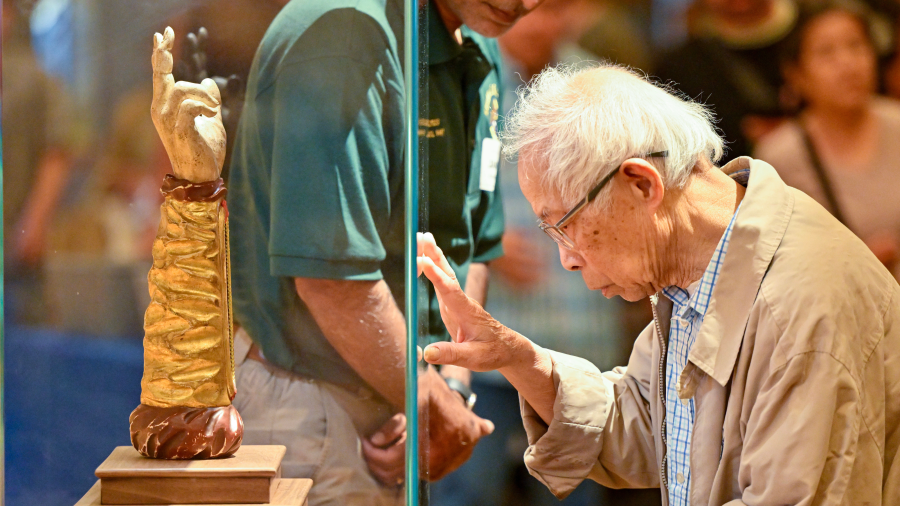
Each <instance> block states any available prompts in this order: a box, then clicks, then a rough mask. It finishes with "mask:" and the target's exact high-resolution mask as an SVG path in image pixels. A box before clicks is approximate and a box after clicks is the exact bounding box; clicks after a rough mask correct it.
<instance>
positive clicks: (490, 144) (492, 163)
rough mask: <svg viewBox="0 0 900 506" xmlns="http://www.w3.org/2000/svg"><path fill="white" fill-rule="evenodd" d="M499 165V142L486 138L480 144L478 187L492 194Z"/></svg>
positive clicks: (495, 185)
mask: <svg viewBox="0 0 900 506" xmlns="http://www.w3.org/2000/svg"><path fill="white" fill-rule="evenodd" d="M499 165H500V141H498V140H497V139H494V138H491V137H487V138H485V139H484V140H483V141H482V142H481V179H480V181H479V184H478V187H479V188H480V189H481V190H482V191H486V192H492V191H494V189H495V188H496V187H497V169H498V168H499Z"/></svg>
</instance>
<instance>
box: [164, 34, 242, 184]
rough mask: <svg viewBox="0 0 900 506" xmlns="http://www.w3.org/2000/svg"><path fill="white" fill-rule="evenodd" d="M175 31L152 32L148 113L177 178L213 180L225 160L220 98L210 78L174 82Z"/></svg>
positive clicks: (198, 181) (200, 180)
mask: <svg viewBox="0 0 900 506" xmlns="http://www.w3.org/2000/svg"><path fill="white" fill-rule="evenodd" d="M174 40H175V32H174V31H173V30H172V28H169V27H167V28H166V30H165V35H160V34H159V33H157V34H154V36H153V57H152V59H151V62H152V64H153V103H152V104H151V106H150V116H151V117H152V118H153V124H154V125H155V126H156V131H157V133H158V134H159V137H160V139H162V142H163V145H164V146H165V147H166V152H167V153H168V154H169V160H170V161H171V162H172V172H173V173H174V174H175V177H177V178H180V179H187V180H188V181H191V182H194V183H202V182H206V181H213V180H215V179H218V178H219V175H220V174H221V173H222V165H223V163H224V161H225V127H224V126H223V125H222V113H221V97H220V95H219V88H218V87H217V86H216V83H215V82H214V81H213V80H212V79H204V80H203V81H202V82H201V83H200V84H194V83H189V82H185V81H179V82H177V83H176V82H175V78H174V77H172V66H173V59H172V43H173V41H174Z"/></svg>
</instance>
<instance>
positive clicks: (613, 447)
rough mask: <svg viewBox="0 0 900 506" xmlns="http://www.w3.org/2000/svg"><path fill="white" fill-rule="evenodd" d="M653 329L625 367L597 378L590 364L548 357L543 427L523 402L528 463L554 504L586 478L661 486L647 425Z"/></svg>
mask: <svg viewBox="0 0 900 506" xmlns="http://www.w3.org/2000/svg"><path fill="white" fill-rule="evenodd" d="M652 336H653V334H652V329H650V328H649V327H648V329H645V331H644V332H643V333H642V334H641V336H640V337H639V338H638V340H637V341H636V343H635V349H634V351H633V352H632V355H631V359H630V360H629V363H628V367H627V368H624V367H619V368H616V369H614V370H613V371H610V372H606V373H600V371H599V370H598V369H597V368H596V367H595V366H594V365H593V364H591V363H590V362H588V361H587V360H584V359H580V358H576V357H572V356H569V355H565V354H562V353H556V352H550V355H551V358H552V360H553V373H552V374H553V381H554V384H555V385H556V389H557V393H556V401H555V402H554V405H553V420H552V421H551V423H550V425H549V426H547V425H546V424H545V423H544V422H543V420H542V419H541V418H540V416H538V414H537V413H536V412H535V410H534V408H532V407H531V406H530V405H529V404H528V403H527V402H526V401H525V400H524V399H521V400H520V404H521V408H522V419H523V422H524V424H525V431H526V433H527V436H528V444H529V446H528V449H527V450H526V452H525V465H526V466H527V468H528V471H529V472H530V473H531V474H532V476H534V477H535V478H537V479H538V481H540V482H541V483H543V484H544V485H546V486H547V488H549V489H550V491H551V492H552V493H553V494H554V495H555V496H556V497H558V498H560V499H562V498H564V497H566V496H567V495H569V494H570V493H571V492H572V491H573V490H575V488H576V487H577V486H578V485H579V484H580V483H581V482H582V481H583V480H584V479H585V478H590V479H592V480H594V481H596V482H598V483H600V484H601V485H605V486H608V487H613V488H653V487H659V465H658V462H657V456H656V449H655V445H654V440H653V431H652V423H651V421H650V406H649V401H648V400H647V399H648V398H649V388H650V370H651V365H650V361H651V346H652V342H651V339H652Z"/></svg>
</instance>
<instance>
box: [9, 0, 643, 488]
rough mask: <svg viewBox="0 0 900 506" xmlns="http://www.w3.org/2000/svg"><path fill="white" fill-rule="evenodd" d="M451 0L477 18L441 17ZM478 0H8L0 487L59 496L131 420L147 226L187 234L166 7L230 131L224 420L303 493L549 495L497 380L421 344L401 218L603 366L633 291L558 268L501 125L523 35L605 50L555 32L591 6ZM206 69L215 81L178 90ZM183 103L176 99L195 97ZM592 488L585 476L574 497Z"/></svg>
mask: <svg viewBox="0 0 900 506" xmlns="http://www.w3.org/2000/svg"><path fill="white" fill-rule="evenodd" d="M521 3H522V4H523V5H524V4H529V5H530V3H529V2H521ZM531 3H532V4H536V2H531ZM445 4H446V5H450V4H452V5H454V6H455V7H454V8H459V9H463V8H465V9H476V14H478V15H476V16H473V17H472V18H471V19H475V20H478V19H480V18H483V19H482V21H483V20H484V19H487V20H488V21H484V23H483V24H477V23H473V26H472V27H467V26H461V24H462V20H461V19H459V17H458V16H457V15H456V14H454V11H452V10H451V11H448V9H447V8H446V5H445ZM460 4H465V2H461V3H460ZM485 6H486V4H484V5H481V4H479V5H475V4H474V3H473V4H472V5H468V6H465V7H459V6H456V3H455V2H443V1H441V2H438V1H418V0H405V1H403V0H360V1H349V0H348V1H343V0H341V1H337V0H335V1H332V0H293V1H291V2H288V0H192V1H188V2H185V1H174V0H127V1H123V0H78V1H75V0H4V2H3V29H2V34H3V45H2V56H3V60H2V62H3V63H2V65H3V66H2V76H3V87H2V102H0V104H2V113H3V116H2V135H3V138H2V139H3V143H2V153H3V202H4V208H3V213H4V229H3V235H4V267H3V275H4V299H3V308H4V315H5V319H4V329H3V333H2V340H3V353H4V356H3V369H2V370H3V397H2V400H3V404H4V410H5V414H4V426H3V429H4V432H3V434H4V436H3V443H4V452H5V453H4V465H5V467H4V471H5V473H4V476H5V487H4V494H5V504H7V505H10V506H15V505H26V504H27V505H32V504H43V505H55V504H74V503H75V502H76V501H78V500H79V498H81V497H82V496H83V495H84V493H85V492H86V491H87V490H88V489H90V488H91V486H92V484H93V483H94V482H95V480H96V477H95V475H94V472H95V470H96V469H97V467H98V466H99V465H100V464H101V463H102V462H104V460H105V459H106V458H107V457H108V456H109V455H110V453H111V452H112V451H113V449H115V448H116V447H123V446H125V447H128V446H129V445H130V439H131V436H132V434H130V432H129V415H130V414H131V413H132V411H133V410H134V409H135V408H136V407H137V406H138V404H139V403H142V402H143V401H144V400H145V397H142V386H143V388H144V389H145V390H146V384H144V385H142V377H144V375H145V374H147V369H146V367H147V366H146V362H145V358H146V357H145V353H146V350H147V348H146V346H147V343H148V341H147V339H150V337H148V336H149V335H150V334H149V333H151V332H150V331H149V330H147V329H148V328H150V327H151V326H153V325H155V324H157V323H158V322H159V321H160V320H159V318H162V316H158V315H156V313H155V311H162V310H160V309H158V308H155V306H154V305H159V304H160V302H159V300H158V298H154V297H156V295H154V293H155V292H154V290H155V288H154V287H155V286H156V284H158V283H157V282H156V281H154V279H155V278H154V277H153V275H152V273H151V275H150V280H149V284H148V272H150V271H151V268H154V265H155V263H154V262H156V261H159V258H158V257H157V256H156V252H155V250H154V245H155V244H156V243H157V241H158V239H159V238H161V237H168V239H167V241H169V240H176V241H177V240H180V236H177V237H176V236H175V235H172V234H174V233H176V232H172V231H171V229H167V228H166V227H169V226H170V225H171V223H172V222H171V221H167V220H168V219H169V218H171V216H170V215H167V214H166V213H167V212H171V211H167V209H170V208H167V207H166V203H165V201H164V195H163V193H161V187H163V186H164V185H163V181H164V178H165V177H166V175H167V174H172V173H173V172H177V163H176V164H175V165H176V168H175V169H173V161H175V158H176V157H175V156H173V153H172V150H171V149H168V148H170V146H167V144H166V140H165V135H162V139H161V132H160V131H159V128H160V127H159V125H156V127H155V125H154V122H153V120H152V118H151V103H153V101H154V96H155V92H154V86H153V85H154V79H155V78H158V77H159V74H160V71H159V70H158V69H157V70H156V71H154V67H152V66H151V56H152V54H153V51H154V44H159V43H160V40H159V39H157V40H154V33H157V32H158V33H160V36H161V37H168V35H166V32H165V29H166V27H171V28H172V29H173V35H172V44H171V50H170V51H171V54H172V62H173V65H172V70H171V73H172V76H173V78H172V79H173V86H174V88H173V89H175V90H176V91H175V93H176V94H178V93H180V94H181V95H179V99H180V100H181V101H179V102H178V103H179V104H181V103H182V102H184V103H191V102H190V101H192V100H194V101H199V102H201V103H203V104H206V105H205V107H209V108H211V109H210V110H213V111H214V112H213V113H210V114H213V115H215V114H217V115H218V116H219V117H221V122H222V127H223V128H224V132H225V139H226V144H225V150H224V152H223V156H222V159H221V160H219V162H220V163H221V177H222V178H223V180H224V184H225V187H227V195H225V197H224V202H225V204H224V205H225V206H227V211H224V212H226V213H227V216H228V222H229V229H228V230H229V231H228V239H227V240H226V241H225V242H227V243H228V244H229V245H230V251H229V252H228V255H229V257H228V258H229V259H230V262H231V264H230V271H229V272H230V283H231V284H230V286H231V293H230V294H229V295H228V299H225V298H221V299H217V302H216V304H218V306H217V307H219V308H221V307H223V306H222V305H223V304H224V305H226V306H227V302H226V301H227V300H230V303H231V306H230V307H231V308H233V310H231V313H229V314H232V315H233V320H234V325H233V330H234V332H233V337H231V338H230V339H231V340H232V341H233V360H234V371H235V374H234V382H235V384H236V386H237V393H236V395H235V396H233V400H231V402H232V403H233V404H234V406H235V407H236V408H237V410H238V411H239V412H240V413H241V416H242V420H243V426H244V432H243V445H284V446H286V447H287V453H286V455H285V457H284V461H283V462H282V473H283V475H284V476H285V477H293V476H296V477H305V478H310V477H311V478H312V479H313V481H314V483H315V485H314V488H313V491H312V492H311V495H310V504H325V503H327V501H328V500H337V501H338V503H340V504H355V503H353V502H352V500H357V501H358V503H359V504H382V503H383V504H404V503H405V504H409V505H415V504H423V505H424V504H433V505H453V504H466V505H473V504H492V505H493V504H498V505H499V504H544V502H548V501H555V499H552V496H551V495H550V494H549V492H547V491H546V490H545V489H543V488H542V486H541V485H540V484H539V483H538V482H536V481H534V480H532V479H531V478H529V477H527V472H526V471H525V468H524V465H523V464H522V458H521V457H522V453H523V452H524V450H525V447H526V446H527V441H526V440H525V434H524V431H523V429H522V426H521V419H520V417H519V412H518V409H519V408H518V397H517V394H516V392H515V390H514V389H512V387H511V386H510V385H509V383H508V382H506V380H505V379H504V378H503V377H502V376H500V375H499V374H498V373H495V372H493V373H492V372H486V373H474V374H472V373H469V372H468V371H466V370H463V369H461V368H454V367H440V368H438V367H435V366H429V365H427V364H425V363H424V362H423V361H422V359H421V357H420V356H419V352H421V350H422V349H423V348H424V347H426V346H427V345H428V344H431V343H434V342H440V341H447V340H451V339H452V337H451V335H450V334H449V333H448V332H447V330H446V327H445V325H444V323H443V321H442V318H441V312H440V305H439V301H438V299H437V297H436V295H435V291H434V288H433V286H432V285H431V284H430V282H428V281H427V280H425V279H424V278H423V277H420V276H419V275H418V272H417V258H418V257H419V255H420V252H419V251H418V247H417V240H418V238H417V234H420V233H428V234H431V235H432V236H433V238H434V240H435V241H436V243H437V245H439V246H440V247H441V249H442V250H443V252H444V254H445V255H446V257H447V258H448V260H449V266H450V269H451V271H452V272H453V274H454V275H455V276H456V277H457V279H459V280H460V282H461V284H462V285H463V286H464V288H465V290H466V293H467V294H468V295H469V296H470V297H472V298H473V299H475V300H476V301H478V302H479V303H481V304H483V305H484V306H485V308H486V309H487V310H488V311H489V312H491V314H493V315H494V316H495V317H497V318H498V319H499V320H501V321H503V322H504V323H507V322H508V323H509V324H510V325H511V326H513V327H515V328H516V329H517V330H519V331H520V332H522V333H523V334H524V335H527V336H528V337H530V338H531V339H533V340H534V341H535V342H537V343H538V344H541V345H543V346H547V347H552V348H554V349H559V350H562V351H568V352H571V353H574V354H579V355H581V356H585V357H586V358H588V359H590V360H592V361H594V362H595V363H597V365H599V366H601V367H611V366H613V365H617V364H622V363H624V362H625V360H626V359H627V356H628V352H629V350H630V340H628V339H625V338H623V336H626V335H634V334H635V333H636V329H638V328H640V327H641V326H643V324H645V323H646V321H648V320H649V318H650V316H649V309H648V307H644V306H634V305H630V304H626V303H623V302H619V301H607V300H606V299H604V298H602V297H601V296H600V294H599V293H591V292H589V291H588V290H587V289H586V288H585V287H584V285H583V283H582V282H581V280H580V279H579V277H578V276H577V275H573V274H571V273H567V272H565V270H564V269H563V268H562V267H561V266H560V265H559V262H558V260H557V250H556V248H555V246H554V245H553V243H552V242H550V241H548V240H547V239H546V238H545V237H544V236H543V234H542V233H541V232H540V230H538V229H537V227H535V226H534V213H533V212H532V210H531V209H530V207H529V205H528V203H527V201H526V200H525V198H524V196H523V195H522V193H521V190H519V188H518V184H517V175H516V162H515V160H507V159H506V158H504V156H503V155H502V153H501V141H500V139H501V136H502V129H503V117H504V115H505V114H506V112H508V111H509V109H510V108H511V107H512V104H513V103H514V101H515V98H516V95H515V90H516V88H517V87H518V86H519V85H521V84H523V82H525V81H527V80H528V79H530V76H531V75H532V74H534V73H535V72H536V70H535V68H534V66H535V65H536V64H535V63H534V62H533V61H531V60H529V59H528V55H526V54H524V53H522V48H523V45H528V44H533V45H535V47H538V45H539V43H540V44H544V43H546V44H550V45H553V46H554V47H555V48H556V49H555V50H554V51H552V53H553V54H552V57H551V56H547V61H545V62H543V63H542V64H540V65H538V67H537V70H539V69H540V67H542V66H543V65H544V64H550V63H553V62H557V61H567V60H568V59H570V58H581V59H597V58H598V55H596V54H592V53H590V52H588V51H586V50H585V49H583V46H584V45H582V46H578V45H577V44H576V42H577V40H576V38H575V37H574V36H575V35H576V34H577V33H587V29H588V28H591V27H593V26H594V25H595V24H596V23H595V22H599V20H601V19H606V18H603V12H604V10H603V8H601V7H600V6H599V4H598V3H596V2H593V1H591V0H571V1H570V0H548V1H547V5H546V6H542V7H541V8H540V9H538V10H536V11H535V12H534V13H533V14H529V16H533V19H531V18H528V17H526V18H524V19H523V20H521V21H519V23H518V24H516V26H515V27H514V28H513V29H509V28H510V26H512V25H513V24H515V22H516V21H517V20H518V18H519V17H520V16H521V15H522V14H524V12H525V11H526V10H528V9H531V8H533V7H534V5H530V6H524V7H521V8H519V7H517V8H516V9H518V10H517V11H514V12H512V13H510V12H505V11H502V10H496V9H494V10H486V11H484V12H481V11H478V9H485V8H487V7H485ZM621 9H624V11H623V12H625V13H624V14H622V15H623V16H626V17H629V19H632V18H635V17H637V18H638V19H640V17H641V16H642V14H641V12H642V11H641V10H640V9H639V8H631V7H628V8H626V7H622V8H621ZM467 16H468V14H467ZM479 16H480V18H479ZM576 21H577V22H576ZM565 27H569V31H571V33H564V32H566V31H567V29H566V28H565ZM554 30H555V31H554ZM504 33H505V34H506V35H504V38H503V39H500V42H499V44H498V41H497V39H496V37H497V36H499V35H501V34H504ZM539 36H540V37H545V38H546V40H544V39H541V38H540V37H539ZM551 39H552V40H551ZM529 41H531V42H529ZM501 49H502V51H501ZM599 56H605V55H599ZM207 78H209V79H212V80H213V82H214V83H215V86H216V89H217V90H218V95H219V96H218V98H215V99H213V98H209V97H207V95H203V96H202V97H201V96H199V95H198V94H200V92H199V91H197V90H198V89H200V88H197V86H206V85H205V84H201V83H205V82H206V81H204V80H205V79H207ZM174 82H184V83H194V84H193V85H186V84H184V85H182V84H179V85H177V86H176V85H174ZM192 86H193V87H192ZM157 95H158V92H157ZM201 95H202V94H201ZM204 97H205V98H204ZM157 98H158V97H157ZM179 107H180V106H179ZM192 107H194V108H195V109H194V112H195V114H193V115H191V114H190V113H187V112H186V113H185V118H187V119H185V120H183V121H197V118H199V117H200V116H203V115H204V113H203V112H202V110H203V106H201V105H196V104H195V105H193V106H192ZM173 118H174V116H173ZM174 121H176V120H175V119H173V122H174ZM173 124H174V123H173ZM176 175H177V174H176ZM163 189H164V190H165V188H163ZM166 191H169V190H166ZM501 195H502V198H501ZM161 214H162V221H163V224H162V225H161V224H160V223H161ZM167 216H169V218H167ZM166 234H169V235H168V236H167V235H166ZM167 244H168V243H167ZM223 244H224V243H223ZM504 249H505V254H504ZM179 262H180V263H179ZM187 263H190V262H187V261H186V260H185V259H184V258H181V257H179V259H172V264H173V265H174V264H178V265H179V268H180V269H181V268H182V266H183V265H186V264H187ZM166 265H169V264H166ZM156 268H159V266H158V265H157V266H156ZM182 270H183V271H184V272H189V273H191V274H196V273H197V272H200V270H201V269H199V268H197V269H195V271H191V270H190V268H187V270H184V269H182ZM225 272H226V271H219V272H218V273H216V274H210V276H218V277H219V278H222V277H223V276H224V277H228V274H226V273H225ZM198 275H199V274H198ZM201 277H202V276H201ZM489 278H490V280H491V281H490V283H489V282H488V279H489ZM165 307H166V311H174V313H173V314H176V316H177V315H179V314H180V313H177V311H175V310H170V308H169V306H165ZM148 308H150V309H148ZM223 311H224V309H223ZM160 314H162V313H160ZM165 314H166V315H169V313H165ZM223 314H225V313H223ZM168 317H169V316H166V317H165V318H168ZM173 318H174V317H173ZM184 318H185V319H188V320H189V318H187V317H184ZM166 321H168V320H166ZM173 321H174V320H173ZM191 321H193V320H191ZM154 328H155V327H154ZM194 330H196V329H195V328H194V327H191V328H190V329H189V330H187V331H186V330H184V329H182V330H177V331H172V332H174V333H173V334H171V339H172V342H178V343H180V342H182V341H183V340H184V339H187V338H185V337H184V336H185V335H187V334H185V332H192V331H194ZM598 336H599V337H598ZM192 339H193V338H192ZM179 340H181V341H179ZM192 343H194V344H191V346H202V345H200V344H196V343H195V342H194V341H192ZM166 346H169V347H175V346H176V345H173V344H171V343H169V344H167V345H166ZM179 346H182V347H184V349H188V348H187V345H179ZM172 349H174V348H172ZM190 349H191V350H194V349H195V348H190ZM192 353H193V355H192ZM197 353H199V352H197ZM186 356H189V358H190V357H193V358H196V357H197V356H198V355H197V354H196V353H195V352H194V351H190V352H188V353H187V355H186ZM182 358H183V357H182ZM173 360H181V358H179V359H173ZM192 385H193V386H192V388H194V390H195V391H196V390H197V388H199V387H198V385H199V384H192ZM143 393H144V394H145V395H146V391H143ZM173 395H174V394H173ZM191 395H194V394H191ZM413 443H415V444H413ZM656 493H657V494H658V492H656ZM610 494H611V493H610V492H608V491H606V490H605V489H602V488H601V487H599V486H597V485H595V484H593V483H590V484H585V485H584V486H582V487H581V488H579V489H578V490H577V491H576V493H575V494H573V496H572V498H570V499H568V500H567V502H566V504H594V503H600V501H602V500H604V499H610V498H614V497H615V496H613V495H610ZM651 497H652V496H651ZM335 498H337V499H335ZM341 498H354V499H352V500H351V499H346V500H344V499H341ZM635 500H636V499H635ZM641 500H643V499H641ZM379 501H380V502H379Z"/></svg>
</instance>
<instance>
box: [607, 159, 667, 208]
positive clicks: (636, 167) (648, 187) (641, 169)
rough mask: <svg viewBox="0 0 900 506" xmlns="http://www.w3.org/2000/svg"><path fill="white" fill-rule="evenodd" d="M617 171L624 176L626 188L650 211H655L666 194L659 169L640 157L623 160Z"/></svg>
mask: <svg viewBox="0 0 900 506" xmlns="http://www.w3.org/2000/svg"><path fill="white" fill-rule="evenodd" d="M619 173H621V174H622V176H624V179H625V183H626V184H627V185H628V190H627V191H629V192H630V193H631V195H632V196H633V197H634V198H635V200H637V201H638V202H641V203H643V205H644V206H646V208H647V210H648V211H649V212H650V213H654V212H656V210H657V209H659V206H661V205H662V202H663V198H664V197H665V195H666V187H665V184H664V183H663V180H662V175H661V174H660V173H659V171H658V170H657V169H656V167H654V166H653V165H651V164H650V162H648V161H647V160H644V159H642V158H630V159H628V160H625V163H623V164H622V168H621V169H619Z"/></svg>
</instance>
